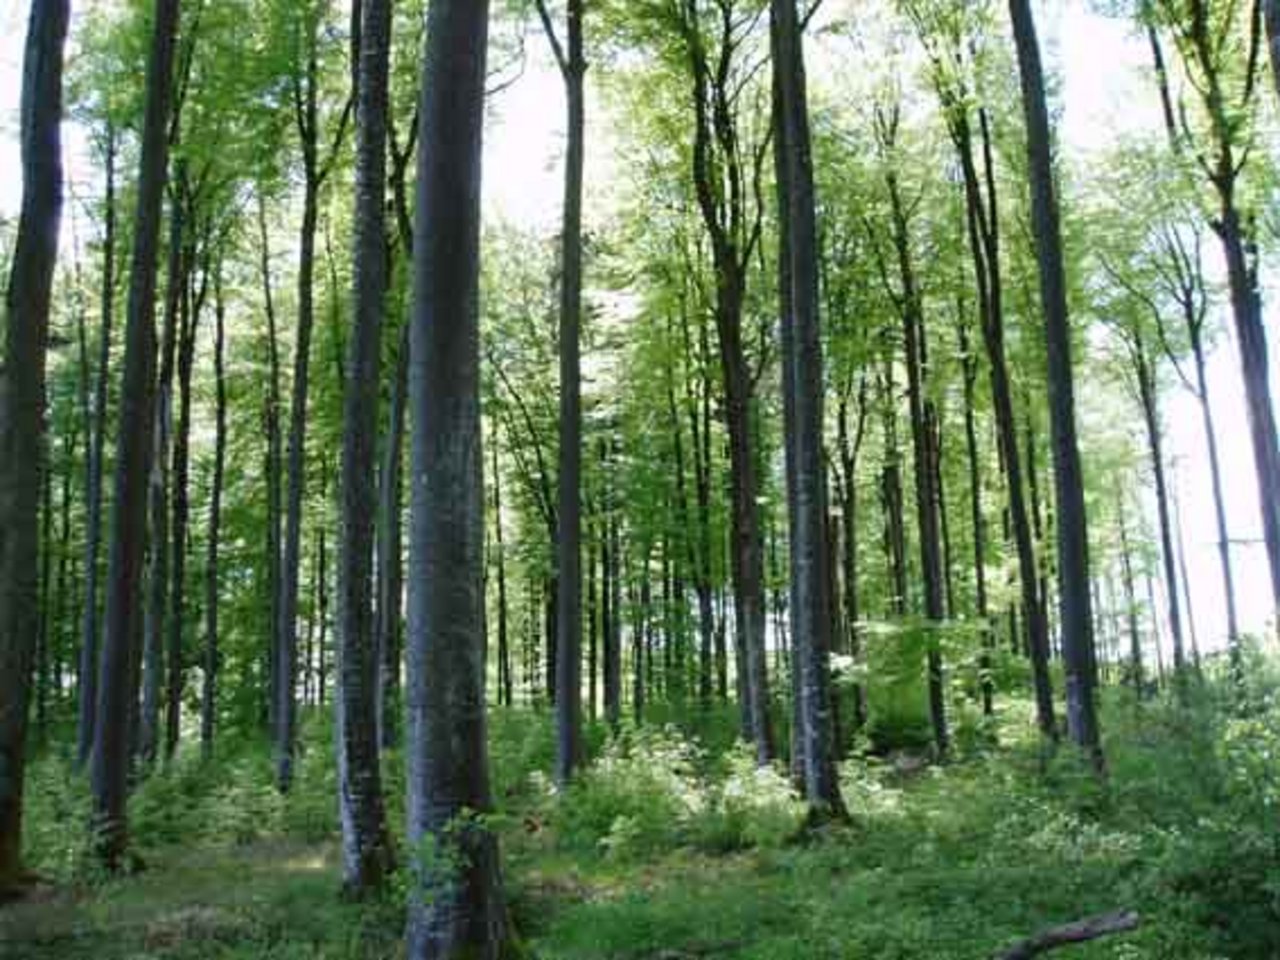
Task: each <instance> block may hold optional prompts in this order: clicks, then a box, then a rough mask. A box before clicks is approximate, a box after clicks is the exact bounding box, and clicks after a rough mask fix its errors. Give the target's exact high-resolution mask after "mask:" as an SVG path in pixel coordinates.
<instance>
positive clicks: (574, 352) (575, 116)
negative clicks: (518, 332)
mask: <svg viewBox="0 0 1280 960" xmlns="http://www.w3.org/2000/svg"><path fill="white" fill-rule="evenodd" d="M583 4H584V0H568V3H567V7H566V17H565V20H566V24H565V26H566V45H565V46H562V45H561V42H560V40H559V38H558V36H557V34H556V28H555V26H554V24H553V23H552V22H551V17H550V14H549V13H548V10H547V6H546V3H545V2H544V0H538V13H539V15H540V16H541V18H542V25H543V28H544V30H545V32H546V35H547V40H548V42H549V43H550V44H551V49H552V51H553V53H554V54H555V58H556V62H557V63H558V65H559V67H560V73H561V77H562V79H563V80H564V88H565V100H566V108H567V112H568V119H567V127H568V131H567V137H566V147H565V169H564V209H563V211H562V221H561V230H560V336H559V343H560V449H559V456H560V464H559V468H560V469H559V476H558V480H557V482H558V484H559V492H558V496H559V500H558V507H557V510H556V517H557V519H558V521H559V527H558V529H557V531H556V571H557V580H556V584H557V589H558V591H559V594H558V597H557V602H556V610H557V617H556V631H557V634H556V646H555V649H556V664H555V670H556V690H557V692H558V694H559V695H558V696H557V697H556V698H555V703H556V771H555V773H556V780H557V782H559V783H560V784H561V786H563V785H565V784H567V783H568V782H569V781H570V780H571V779H572V778H573V772H574V770H575V769H576V768H577V767H578V765H579V764H580V763H581V762H582V398H581V393H582V382H581V381H582V373H581V369H580V368H581V361H580V354H581V336H582V331H581V327H582V178H583V133H584V117H585V106H584V94H583V77H584V75H585V74H586V70H587V62H586V59H585V58H584V56H583V51H582V10H583Z"/></svg>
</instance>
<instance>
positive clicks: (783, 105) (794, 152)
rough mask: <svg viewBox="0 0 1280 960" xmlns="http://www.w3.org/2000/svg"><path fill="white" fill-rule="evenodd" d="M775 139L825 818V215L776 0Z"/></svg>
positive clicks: (800, 555) (817, 796)
mask: <svg viewBox="0 0 1280 960" xmlns="http://www.w3.org/2000/svg"><path fill="white" fill-rule="evenodd" d="M770 12H771V18H772V27H773V31H772V32H773V64H774V88H773V92H774V98H775V107H774V123H775V129H774V135H775V137H776V138H777V140H776V148H777V149H776V153H775V160H776V165H777V175H778V181H779V183H780V184H781V187H780V189H779V193H778V195H779V200H780V207H781V209H780V216H779V219H780V221H781V223H782V225H783V231H784V234H785V240H784V243H783V247H784V249H785V251H786V256H787V262H786V263H785V264H784V265H783V266H784V269H783V270H782V271H781V272H782V274H783V278H784V279H785V280H786V281H787V282H788V283H789V289H787V290H785V291H784V293H783V305H784V312H783V316H782V326H783V331H784V332H783V337H782V346H783V363H784V364H787V365H788V366H789V367H790V370H791V378H790V379H791V387H792V389H793V390H794V395H793V397H792V400H791V403H790V405H789V406H790V409H789V414H790V416H789V417H788V422H787V424H786V433H787V443H788V444H789V445H790V446H791V449H792V467H793V469H792V470H790V471H789V472H788V476H787V485H788V488H789V489H790V496H789V497H788V501H789V507H790V510H789V514H790V521H791V543H792V556H791V584H792V594H793V603H792V610H791V632H792V636H793V637H794V638H795V639H794V642H795V648H796V651H797V657H796V659H797V660H798V661H799V666H800V671H799V673H800V701H801V719H802V721H803V723H802V732H801V743H802V745H803V748H804V783H805V798H806V799H807V801H808V803H809V806H810V810H811V811H813V812H815V813H817V814H818V815H822V816H830V815H832V814H836V815H838V814H841V813H843V811H844V803H843V801H842V800H841V797H840V781H839V777H838V776H837V772H836V760H835V745H834V729H833V724H832V713H831V708H832V700H831V686H830V682H831V671H830V663H829V657H830V651H831V607H832V602H833V601H832V597H831V590H830V588H831V577H830V571H829V570H828V562H829V559H830V554H829V552H828V549H827V531H826V526H827V524H826V519H827V506H826V499H827V498H826V480H825V477H824V470H823V444H822V436H823V393H822V391H823V380H822V343H821V329H820V322H819V316H818V242H817V222H816V221H817V212H816V206H815V205H816V199H815V196H814V184H813V157H812V153H811V149H810V138H809V105H808V94H807V90H806V83H805V69H804V48H803V39H802V37H801V32H800V23H799V21H798V19H797V15H796V6H795V4H794V3H793V2H791V0H773V3H772V6H771V8H770Z"/></svg>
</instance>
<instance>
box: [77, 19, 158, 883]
mask: <svg viewBox="0 0 1280 960" xmlns="http://www.w3.org/2000/svg"><path fill="white" fill-rule="evenodd" d="M177 26H178V0H156V4H155V16H154V20H153V25H152V38H151V47H150V53H149V56H148V62H147V79H146V111H145V117H144V121H143V130H142V154H141V159H140V175H139V178H138V189H137V209H136V213H135V223H134V229H133V253H132V263H131V266H130V274H129V298H128V306H127V308H126V313H125V316H126V320H125V355H124V375H123V380H122V384H121V391H120V420H121V422H122V423H126V424H129V429H127V430H121V431H120V433H119V437H118V438H117V441H116V459H115V481H114V487H115V495H114V499H113V501H112V510H111V512H112V524H111V529H112V537H111V553H110V561H109V563H108V568H107V607H106V615H105V623H104V629H105V632H104V634H103V642H102V657H101V665H100V675H99V680H98V682H99V687H98V707H97V718H96V720H95V721H94V746H93V752H92V762H91V764H90V780H91V784H92V790H93V818H94V828H95V837H96V840H97V848H98V849H97V852H98V856H99V858H100V859H101V861H102V862H103V864H104V866H106V867H107V869H108V870H116V869H119V867H120V866H121V858H122V856H123V854H124V851H125V847H126V844H127V839H128V828H127V820H126V809H125V800H126V787H127V782H128V773H129V740H130V728H131V726H132V724H131V723H130V720H129V718H130V715H131V713H132V711H131V710H130V700H131V697H130V694H131V692H132V689H131V688H132V685H133V684H132V675H133V674H134V673H135V672H136V669H135V664H136V661H137V658H136V656H135V655H134V648H135V642H136V639H137V637H138V636H139V635H140V631H141V626H142V610H141V599H142V597H141V590H140V588H141V575H142V555H143V547H144V544H145V542H146V524H147V517H146V493H147V490H146V487H147V458H148V455H149V453H150V447H151V440H152V428H153V420H152V417H153V415H154V409H153V402H152V386H153V378H154V371H155V353H156V341H155V316H154V313H155V297H156V255H157V247H158V246H159V239H160V217H161V206H162V202H163V199H164V184H165V172H166V167H167V162H168V153H169V139H168V136H167V130H166V127H167V125H168V117H169V105H170V102H171V100H172V83H171V76H172V73H173V59H174V57H173V54H174V37H175V34H176V33H177Z"/></svg>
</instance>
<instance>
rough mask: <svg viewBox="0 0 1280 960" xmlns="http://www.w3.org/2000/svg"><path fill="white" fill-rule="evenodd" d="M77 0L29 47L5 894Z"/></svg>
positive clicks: (1, 794)
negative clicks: (68, 57) (65, 58)
mask: <svg viewBox="0 0 1280 960" xmlns="http://www.w3.org/2000/svg"><path fill="white" fill-rule="evenodd" d="M69 16H70V11H69V4H68V3H67V0H48V2H45V3H36V4H32V7H31V14H30V17H29V18H28V20H27V40H26V49H25V52H24V54H23V80H22V108H21V134H20V136H21V154H22V212H21V214H20V215H19V219H18V236H17V244H16V247H15V249H14V254H13V262H12V267H11V272H10V274H9V287H8V296H7V302H6V304H5V352H4V356H5V367H4V368H3V370H0V702H2V703H4V704H5V709H4V710H0V771H3V772H2V773H0V899H4V897H5V895H6V894H7V893H9V892H11V891H14V890H15V889H16V888H17V887H18V886H19V884H20V883H21V881H22V880H23V876H22V789H23V780H24V771H25V761H26V738H27V712H28V710H27V703H28V698H29V695H30V679H31V661H32V654H33V652H34V651H33V650H32V640H33V638H34V637H35V633H36V630H37V628H38V617H39V611H38V608H37V606H36V570H37V569H38V561H39V556H38V555H39V531H38V527H37V517H38V516H39V510H40V475H41V463H42V450H43V446H44V437H43V433H44V430H43V414H44V404H45V362H46V355H47V352H48V342H49V305H50V300H51V298H52V293H53V269H54V264H55V262H56V260H57V255H58V226H59V223H60V221H61V217H62V144H61V127H60V125H61V122H62V54H63V46H64V44H65V41H66V36H67V21H68V19H69Z"/></svg>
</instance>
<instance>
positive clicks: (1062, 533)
mask: <svg viewBox="0 0 1280 960" xmlns="http://www.w3.org/2000/svg"><path fill="white" fill-rule="evenodd" d="M1009 12H1010V15H1011V17H1012V20H1013V33H1014V43H1015V46H1016V48H1017V52H1018V67H1019V75H1020V77H1021V80H1022V105H1023V112H1024V116H1025V122H1026V127H1027V163H1028V176H1029V178H1030V182H1031V183H1030V185H1031V226H1032V232H1033V234H1034V235H1035V244H1036V257H1037V260H1038V262H1039V272H1040V300H1041V307H1042V309H1043V310H1044V315H1045V329H1044V336H1045V347H1046V352H1047V355H1048V370H1049V426H1050V432H1051V434H1052V439H1053V479H1054V492H1055V495H1056V503H1057V530H1058V602H1059V612H1060V620H1061V624H1062V650H1063V661H1064V664H1065V666H1066V693H1067V732H1068V734H1069V735H1070V737H1071V739H1072V740H1073V741H1075V743H1076V744H1077V745H1078V746H1079V747H1080V748H1081V749H1083V750H1085V751H1086V752H1088V753H1089V755H1090V756H1091V758H1092V760H1093V762H1094V764H1095V765H1096V766H1097V767H1098V768H1099V769H1101V767H1102V763H1103V756H1102V744H1101V740H1100V738H1099V735H1098V718H1097V704H1096V703H1095V698H1094V690H1093V683H1092V673H1091V668H1090V663H1091V660H1092V653H1091V650H1092V645H1093V614H1092V611H1091V609H1090V604H1091V597H1090V594H1089V554H1088V533H1087V531H1086V517H1085V503H1084V478H1083V475H1082V472H1081V468H1080V448H1079V444H1078V442H1077V440H1076V411H1075V393H1074V390H1075V387H1074V377H1073V374H1072V359H1071V326H1070V321H1069V318H1068V316H1067V284H1066V271H1065V268H1064V266H1063V255H1062V234H1061V228H1060V226H1059V215H1058V199H1057V193H1056V189H1055V186H1054V179H1053V156H1052V152H1051V141H1050V132H1049V112H1048V107H1047V106H1046V104H1045V92H1044V74H1043V71H1042V68H1041V65H1040V45H1039V40H1038V39H1037V38H1036V28H1035V21H1034V19H1033V17H1032V14H1031V6H1030V2H1029V0H1009Z"/></svg>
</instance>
